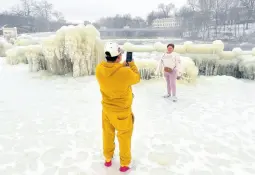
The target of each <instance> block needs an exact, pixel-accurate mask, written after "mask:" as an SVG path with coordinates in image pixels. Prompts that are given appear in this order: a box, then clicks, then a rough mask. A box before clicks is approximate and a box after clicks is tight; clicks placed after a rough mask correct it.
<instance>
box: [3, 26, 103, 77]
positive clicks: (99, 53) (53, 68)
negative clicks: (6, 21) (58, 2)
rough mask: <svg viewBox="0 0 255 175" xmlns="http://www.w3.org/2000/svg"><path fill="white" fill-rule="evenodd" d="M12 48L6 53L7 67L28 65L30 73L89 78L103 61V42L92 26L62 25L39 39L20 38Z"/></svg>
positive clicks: (24, 36)
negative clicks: (51, 33) (43, 72)
mask: <svg viewBox="0 0 255 175" xmlns="http://www.w3.org/2000/svg"><path fill="white" fill-rule="evenodd" d="M14 45H15V46H16V47H14V48H13V49H9V50H8V51H6V54H7V62H8V63H9V64H19V63H28V64H29V69H30V71H39V70H47V71H49V72H51V73H53V74H57V75H64V74H67V73H70V72H72V73H73V76H74V77H78V76H84V75H92V74H94V73H95V67H96V65H97V64H98V63H99V62H100V61H102V59H104V52H103V49H104V42H103V41H102V40H101V39H100V33H99V32H98V31H97V29H96V28H95V27H94V26H92V25H87V26H85V25H78V26H65V27H62V28H61V29H59V30H58V31H57V32H56V34H55V35H53V36H50V37H47V38H43V39H42V40H39V39H38V38H35V39H34V38H32V37H31V36H27V35H23V36H20V37H19V38H18V39H17V40H16V41H15V43H14Z"/></svg>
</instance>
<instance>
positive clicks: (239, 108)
mask: <svg viewBox="0 0 255 175" xmlns="http://www.w3.org/2000/svg"><path fill="white" fill-rule="evenodd" d="M164 86H165V83H164V81H163V80H162V79H157V80H151V81H142V82H141V83H140V84H139V85H136V86H134V94H135V99H134V113H135V117H136V118H135V130H134V137H133V148H132V153H133V160H134V164H133V166H134V167H133V170H132V171H131V172H130V173H129V175H170V174H171V175H254V174H255V118H254V116H255V93H254V89H255V82H251V81H243V80H236V79H234V78H232V77H224V76H223V77H201V78H199V80H198V82H197V84H196V85H181V84H179V85H178V95H179V101H178V102H177V103H173V102H171V101H169V100H166V99H163V98H162V97H161V96H162V95H163V94H164V90H165V89H164ZM100 100H101V96H100V93H99V89H98V85H97V82H96V81H95V77H93V76H92V77H82V78H76V79H74V78H72V77H69V76H65V77H64V76H49V75H48V74H47V73H42V72H41V73H30V72H28V68H27V65H18V66H9V65H5V63H4V62H3V60H2V59H0V174H1V175H118V174H121V173H119V172H118V166H119V160H118V149H117V150H116V153H115V159H114V165H113V167H112V168H109V169H106V168H104V167H103V161H104V160H103V156H102V139H101V104H100Z"/></svg>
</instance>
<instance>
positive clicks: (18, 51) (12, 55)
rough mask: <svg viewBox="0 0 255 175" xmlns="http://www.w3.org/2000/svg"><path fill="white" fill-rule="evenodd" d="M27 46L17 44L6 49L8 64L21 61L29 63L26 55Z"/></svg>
mask: <svg viewBox="0 0 255 175" xmlns="http://www.w3.org/2000/svg"><path fill="white" fill-rule="evenodd" d="M25 52H26V47H23V46H17V47H13V48H11V49H9V50H7V51H6V60H7V63H8V64H11V65H16V64H19V63H27V58H26V55H25Z"/></svg>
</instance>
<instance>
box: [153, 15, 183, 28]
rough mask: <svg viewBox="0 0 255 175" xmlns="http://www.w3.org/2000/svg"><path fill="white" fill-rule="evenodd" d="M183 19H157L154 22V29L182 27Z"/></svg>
mask: <svg viewBox="0 0 255 175" xmlns="http://www.w3.org/2000/svg"><path fill="white" fill-rule="evenodd" d="M181 22H182V19H181V18H175V17H173V18H161V19H155V20H153V22H152V27H155V28H173V27H180V26H181Z"/></svg>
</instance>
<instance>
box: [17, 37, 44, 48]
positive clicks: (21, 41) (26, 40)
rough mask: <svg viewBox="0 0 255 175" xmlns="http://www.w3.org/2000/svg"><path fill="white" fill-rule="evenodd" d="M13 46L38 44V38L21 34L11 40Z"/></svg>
mask: <svg viewBox="0 0 255 175" xmlns="http://www.w3.org/2000/svg"><path fill="white" fill-rule="evenodd" d="M13 42H14V45H15V46H28V45H36V44H39V42H40V41H39V39H38V38H35V37H32V36H30V35H25V34H23V35H21V36H19V37H18V38H17V39H16V40H14V41H13Z"/></svg>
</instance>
